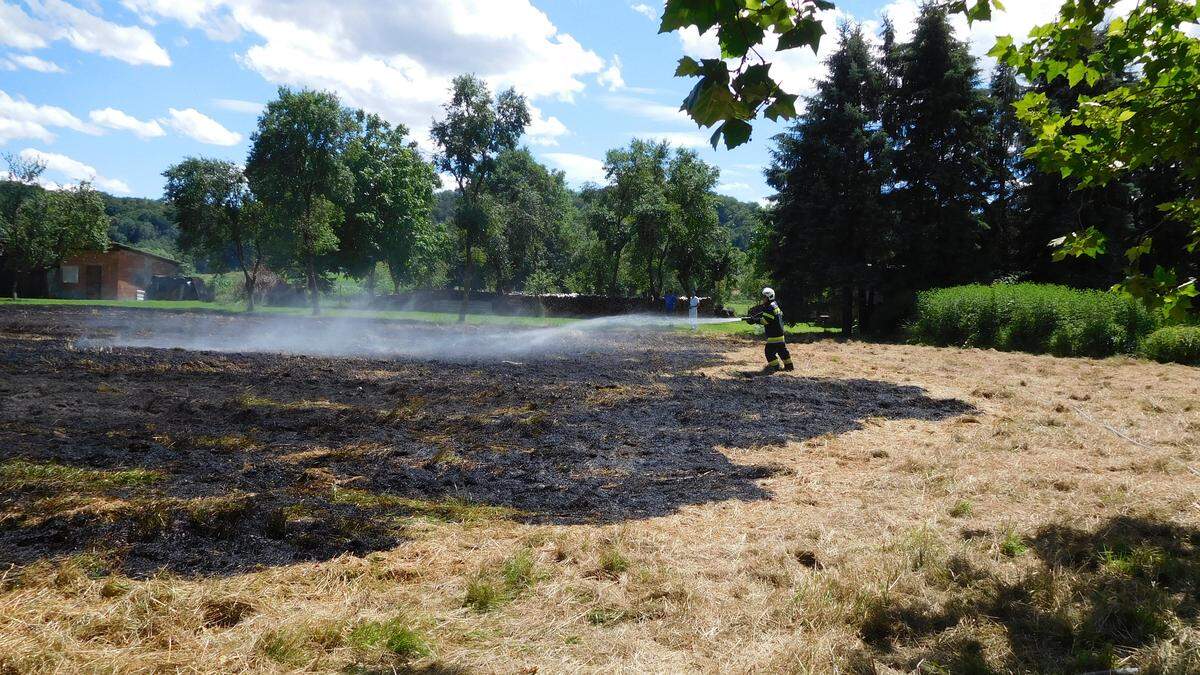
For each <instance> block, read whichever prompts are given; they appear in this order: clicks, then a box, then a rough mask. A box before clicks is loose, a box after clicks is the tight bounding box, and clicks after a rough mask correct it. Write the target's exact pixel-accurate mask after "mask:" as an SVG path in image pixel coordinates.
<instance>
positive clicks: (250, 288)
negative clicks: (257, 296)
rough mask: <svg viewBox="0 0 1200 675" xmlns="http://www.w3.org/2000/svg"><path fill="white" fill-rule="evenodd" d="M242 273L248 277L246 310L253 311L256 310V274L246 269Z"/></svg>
mask: <svg viewBox="0 0 1200 675" xmlns="http://www.w3.org/2000/svg"><path fill="white" fill-rule="evenodd" d="M242 274H243V275H245V277H246V311H247V312H253V311H254V286H255V283H254V282H255V281H256V280H255V278H254V276H252V275H251V274H250V273H249V272H247V271H246V270H245V269H243V270H242Z"/></svg>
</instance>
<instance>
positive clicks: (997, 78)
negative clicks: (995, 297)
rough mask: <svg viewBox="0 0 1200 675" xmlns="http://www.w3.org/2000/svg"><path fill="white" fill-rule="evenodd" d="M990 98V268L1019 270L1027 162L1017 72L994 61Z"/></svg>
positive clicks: (989, 87) (1020, 89) (987, 218)
mask: <svg viewBox="0 0 1200 675" xmlns="http://www.w3.org/2000/svg"><path fill="white" fill-rule="evenodd" d="M988 91H989V94H990V96H991V100H992V130H993V132H992V135H991V139H990V140H991V145H990V146H989V148H988V157H987V159H988V174H989V176H990V178H991V185H990V187H989V189H988V197H989V200H990V201H989V202H988V205H987V206H986V207H985V220H986V221H987V225H988V230H989V234H990V240H991V243H990V246H989V248H990V249H991V253H992V254H991V259H992V267H993V269H997V270H1000V271H1003V272H1005V273H1013V272H1019V271H1020V270H1021V269H1022V266H1021V261H1020V259H1019V258H1017V257H1016V255H1015V248H1016V246H1015V244H1016V242H1015V239H1016V237H1017V235H1018V231H1017V227H1018V221H1019V218H1020V215H1019V212H1020V206H1019V204H1018V196H1019V191H1020V188H1021V185H1022V183H1023V181H1024V178H1025V176H1026V175H1027V174H1028V172H1029V167H1028V161H1027V160H1025V158H1024V156H1023V151H1024V149H1025V148H1024V143H1025V131H1024V128H1023V127H1022V125H1021V122H1020V120H1018V119H1017V111H1016V109H1015V108H1013V104H1014V103H1016V102H1017V101H1018V100H1019V99H1020V98H1021V96H1022V95H1023V94H1024V92H1023V90H1022V87H1021V84H1020V83H1019V82H1018V81H1017V74H1016V71H1015V70H1013V68H1012V67H1011V66H1009V65H1007V64H1003V63H1001V64H997V66H996V69H995V70H994V71H993V72H992V77H991V80H990V81H989V86H988Z"/></svg>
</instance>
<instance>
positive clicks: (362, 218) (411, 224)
mask: <svg viewBox="0 0 1200 675" xmlns="http://www.w3.org/2000/svg"><path fill="white" fill-rule="evenodd" d="M355 122H356V123H357V125H358V130H357V131H356V133H355V134H354V137H353V138H352V140H351V141H350V143H349V145H348V146H347V149H346V158H345V159H346V165H347V167H348V168H349V170H350V172H351V174H352V175H353V176H354V194H353V200H352V202H351V204H350V205H348V206H347V207H346V209H345V220H344V222H343V223H342V224H341V227H340V228H339V230H338V241H339V250H338V257H339V259H340V263H341V266H342V268H343V269H345V270H346V271H347V272H349V273H350V274H352V275H354V276H356V277H360V278H361V277H363V276H366V277H367V280H368V283H367V285H368V288H369V289H370V291H371V292H373V291H374V287H375V283H374V282H375V269H376V267H377V265H378V263H379V262H381V261H382V262H386V263H387V265H388V270H389V271H390V272H391V275H392V277H393V279H395V278H402V277H403V276H404V274H405V270H406V269H407V268H408V266H409V263H410V261H411V258H412V255H413V250H414V246H415V245H416V237H417V233H418V232H419V231H420V230H421V229H422V228H423V227H426V226H427V224H428V222H429V219H430V216H431V214H432V212H433V204H434V197H433V190H434V188H436V187H437V186H438V185H439V184H440V181H439V180H438V177H437V173H436V172H434V170H433V167H432V166H431V165H430V164H429V163H428V162H426V161H425V160H423V159H422V158H421V155H420V153H419V152H418V151H417V148H416V145H415V143H413V142H410V141H408V140H407V138H406V136H407V134H408V129H407V128H406V127H405V126H404V125H397V126H392V125H391V124H390V123H388V122H387V121H385V120H384V119H382V118H381V117H379V116H378V115H374V114H368V113H365V112H363V111H361V110H359V111H357V112H356V113H355Z"/></svg>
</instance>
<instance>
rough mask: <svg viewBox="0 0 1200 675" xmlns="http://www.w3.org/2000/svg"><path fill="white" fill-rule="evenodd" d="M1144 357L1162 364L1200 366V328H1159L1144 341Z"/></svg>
mask: <svg viewBox="0 0 1200 675" xmlns="http://www.w3.org/2000/svg"><path fill="white" fill-rule="evenodd" d="M1142 356H1145V357H1146V358H1148V359H1154V360H1155V361H1159V362H1161V363H1171V362H1173V363H1186V364H1189V365H1193V366H1200V326H1168V327H1167V328H1159V329H1158V330H1156V331H1154V332H1153V333H1151V334H1150V335H1147V336H1146V339H1145V340H1143V341H1142Z"/></svg>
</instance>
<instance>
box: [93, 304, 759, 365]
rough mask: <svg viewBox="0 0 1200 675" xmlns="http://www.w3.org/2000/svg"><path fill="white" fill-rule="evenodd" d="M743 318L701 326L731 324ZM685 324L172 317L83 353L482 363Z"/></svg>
mask: <svg viewBox="0 0 1200 675" xmlns="http://www.w3.org/2000/svg"><path fill="white" fill-rule="evenodd" d="M732 321H738V319H710V318H706V319H699V320H698V323H701V324H711V323H729V322H732ZM687 323H688V319H687V318H685V317H667V316H661V315H658V316H656V315H652V314H632V315H625V316H608V317H600V318H596V319H587V320H582V321H575V322H572V323H568V324H564V325H561V326H552V327H547V328H512V327H503V326H480V325H467V326H435V325H429V324H426V325H421V324H411V323H401V322H393V321H379V320H371V319H350V318H306V317H267V316H244V315H243V316H214V315H209V314H204V315H173V316H154V317H143V316H134V317H130V316H129V315H128V314H126V315H124V316H122V317H119V318H115V317H114V318H113V319H111V320H105V321H103V322H102V323H101V322H97V323H95V324H93V325H92V326H91V327H90V329H89V330H88V331H87V332H86V333H85V336H84V337H81V338H80V339H78V340H76V341H75V343H74V345H75V347H76V348H79V349H104V348H111V347H149V348H155V349H185V350H188V351H204V352H225V353H237V352H255V353H279V354H305V355H311V356H335V357H366V358H412V359H421V360H434V361H481V360H496V359H512V358H537V357H541V356H550V355H555V354H564V353H572V352H582V351H591V352H596V351H605V350H608V349H614V348H616V347H617V346H618V345H619V344H621V343H622V342H630V341H633V340H635V339H636V335H637V333H640V332H643V331H653V330H663V329H668V328H672V327H676V326H681V325H683V326H686V325H687Z"/></svg>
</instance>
